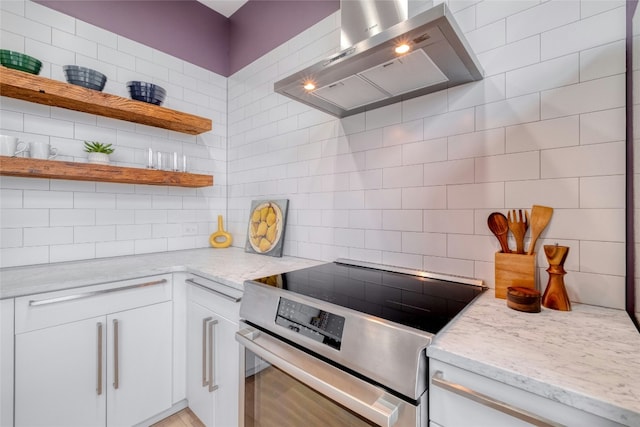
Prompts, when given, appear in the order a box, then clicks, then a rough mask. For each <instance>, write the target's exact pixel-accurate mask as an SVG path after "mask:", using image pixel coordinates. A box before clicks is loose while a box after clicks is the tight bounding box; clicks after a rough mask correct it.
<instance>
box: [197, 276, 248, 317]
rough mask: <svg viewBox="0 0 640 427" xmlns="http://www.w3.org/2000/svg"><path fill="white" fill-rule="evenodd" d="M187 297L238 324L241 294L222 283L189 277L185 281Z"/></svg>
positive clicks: (198, 277)
mask: <svg viewBox="0 0 640 427" xmlns="http://www.w3.org/2000/svg"><path fill="white" fill-rule="evenodd" d="M186 284H187V285H189V286H188V287H187V296H188V298H189V300H191V301H194V302H196V303H198V304H200V305H201V306H203V307H206V308H208V309H209V310H212V311H214V312H216V313H217V314H218V315H220V316H222V317H226V318H227V319H229V320H231V321H232V322H235V323H238V320H239V319H240V300H241V298H242V292H241V291H239V290H237V289H235V288H231V287H229V286H227V285H223V284H222V283H218V282H215V281H213V280H209V279H205V278H203V277H200V276H195V275H189V276H188V277H187V279H186Z"/></svg>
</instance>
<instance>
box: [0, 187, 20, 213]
mask: <svg viewBox="0 0 640 427" xmlns="http://www.w3.org/2000/svg"><path fill="white" fill-rule="evenodd" d="M22 194H23V191H22V190H0V209H15V208H22V207H23V205H22ZM25 207H26V206H25Z"/></svg>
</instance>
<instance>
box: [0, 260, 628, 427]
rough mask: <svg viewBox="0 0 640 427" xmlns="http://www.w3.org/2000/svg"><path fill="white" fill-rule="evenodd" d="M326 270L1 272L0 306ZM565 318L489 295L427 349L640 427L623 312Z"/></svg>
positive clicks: (155, 265)
mask: <svg viewBox="0 0 640 427" xmlns="http://www.w3.org/2000/svg"><path fill="white" fill-rule="evenodd" d="M322 263H323V261H316V260H309V259H302V258H294V257H282V258H274V257H269V256H263V255H254V254H248V253H245V252H244V250H243V249H241V248H226V249H212V248H206V249H192V250H184V251H173V252H163V253H157V254H147V255H135V256H126V257H115V258H105V259H99V260H89V261H79V262H68V263H57V264H46V265H36V266H28V267H14V268H5V269H0V299H5V298H13V297H18V296H23V295H31V294H36V293H42V292H50V291H57V290H62V289H68V288H75V287H80V286H86V285H92V284H98V283H105V282H112V281H118V280H124V279H131V278H136V277H143V276H149V275H155V274H162V273H171V272H179V271H186V272H191V273H194V274H198V275H200V276H203V277H205V278H208V279H211V280H215V281H217V282H220V283H223V284H226V285H228V286H231V287H234V288H237V289H240V290H242V287H243V282H244V281H245V280H247V279H254V278H258V277H264V276H269V275H272V274H277V273H282V272H285V271H292V270H297V269H300V268H305V267H309V266H312V265H318V264H322ZM572 308H573V310H572V311H569V312H559V311H555V310H549V309H545V308H543V311H542V313H536V314H533V313H522V312H518V311H515V310H511V309H509V308H508V307H507V306H506V303H505V300H499V299H495V298H494V297H493V291H492V290H489V291H488V292H486V293H485V294H484V295H482V296H481V297H480V298H479V299H478V300H477V301H476V302H474V304H473V305H471V306H470V307H468V308H467V310H465V311H464V312H463V313H461V315H460V316H458V317H457V318H456V319H455V321H454V322H452V323H450V324H449V325H448V326H447V327H446V328H445V330H443V331H441V332H440V333H439V334H438V335H437V337H436V339H435V341H434V342H433V344H432V345H431V346H429V348H428V352H427V354H428V356H429V357H433V358H435V359H438V360H441V361H443V362H446V363H450V364H452V365H455V366H458V367H460V368H463V369H467V370H469V371H471V372H474V373H477V374H479V375H483V376H486V377H488V378H492V379H495V380H497V381H500V382H502V383H505V384H509V385H512V386H515V387H518V388H520V389H524V390H526V391H529V392H532V393H535V394H538V395H540V396H543V397H546V398H549V399H553V400H556V401H559V402H561V403H564V404H566V405H569V406H572V407H575V408H578V409H582V410H584V411H587V412H590V413H593V414H596V415H599V416H602V417H604V418H608V419H611V420H614V421H617V422H619V423H621V424H626V425H629V426H640V334H639V333H638V332H637V331H636V329H635V327H634V326H633V324H632V323H631V320H630V319H629V317H628V316H627V314H626V313H625V312H624V311H620V310H611V309H606V308H601V307H594V306H588V305H579V304H574V305H573V307H572Z"/></svg>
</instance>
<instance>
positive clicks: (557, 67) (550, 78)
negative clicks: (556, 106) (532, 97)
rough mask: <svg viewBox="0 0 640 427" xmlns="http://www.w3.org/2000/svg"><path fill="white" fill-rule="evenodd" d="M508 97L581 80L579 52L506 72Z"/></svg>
mask: <svg viewBox="0 0 640 427" xmlns="http://www.w3.org/2000/svg"><path fill="white" fill-rule="evenodd" d="M506 76H507V78H506V93H507V97H509V98H512V97H515V96H520V95H525V94H527V93H534V92H539V91H541V90H546V89H553V88H556V87H561V86H566V85H570V84H575V83H578V82H579V81H580V61H579V58H578V54H577V53H575V54H572V55H566V56H561V57H559V58H554V59H550V60H548V61H543V62H540V63H537V64H533V65H529V66H527V67H523V68H519V69H517V70H513V71H509V72H507V73H506Z"/></svg>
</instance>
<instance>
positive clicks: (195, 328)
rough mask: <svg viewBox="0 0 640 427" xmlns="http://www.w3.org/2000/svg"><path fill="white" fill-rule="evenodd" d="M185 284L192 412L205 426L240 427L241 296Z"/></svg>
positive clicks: (208, 284) (194, 282)
mask: <svg viewBox="0 0 640 427" xmlns="http://www.w3.org/2000/svg"><path fill="white" fill-rule="evenodd" d="M186 282H187V284H188V288H187V296H188V301H187V313H188V314H187V400H188V402H189V408H191V410H192V411H193V412H194V413H195V414H196V415H197V416H198V418H200V420H201V421H202V422H203V423H204V424H205V425H206V426H207V427H236V426H237V425H238V381H239V380H238V378H239V357H240V354H239V346H238V343H237V342H236V340H235V333H236V331H237V330H238V318H239V308H240V307H239V306H240V304H239V302H240V296H241V292H240V291H238V290H236V289H233V288H230V287H227V286H224V285H222V284H219V283H216V282H212V281H209V280H205V279H203V278H199V277H192V278H190V279H187V281H186ZM199 284H200V285H204V287H202V286H199ZM206 288H209V289H206Z"/></svg>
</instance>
